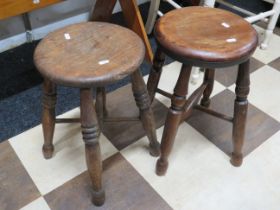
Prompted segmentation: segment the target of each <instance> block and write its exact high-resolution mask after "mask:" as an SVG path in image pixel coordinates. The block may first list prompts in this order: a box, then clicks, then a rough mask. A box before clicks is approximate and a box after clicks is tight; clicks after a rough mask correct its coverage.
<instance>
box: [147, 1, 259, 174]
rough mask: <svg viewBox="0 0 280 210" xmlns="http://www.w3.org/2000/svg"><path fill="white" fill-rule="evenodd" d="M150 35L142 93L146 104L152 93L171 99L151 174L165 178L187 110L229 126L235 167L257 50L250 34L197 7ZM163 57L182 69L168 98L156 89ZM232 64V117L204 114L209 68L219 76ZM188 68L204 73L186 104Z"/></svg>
mask: <svg viewBox="0 0 280 210" xmlns="http://www.w3.org/2000/svg"><path fill="white" fill-rule="evenodd" d="M154 35H155V39H156V41H157V44H158V49H157V51H156V55H155V58H154V63H153V68H152V70H151V72H150V75H149V79H148V84H147V87H148V91H149V94H150V97H151V100H153V98H154V96H155V93H156V92H158V93H160V94H162V95H165V96H167V97H169V98H170V99H171V107H170V109H169V112H168V115H167V119H166V122H165V126H164V131H163V136H162V142H161V156H160V158H159V159H158V161H157V169H156V172H157V174H158V175H164V174H165V173H166V170H167V167H168V156H169V154H170V152H171V149H172V146H173V143H174V139H175V136H176V133H177V129H178V127H179V124H180V122H182V121H183V120H185V119H187V118H188V117H189V116H190V115H191V113H192V110H193V109H197V110H200V111H203V112H206V113H208V114H210V115H213V116H215V117H218V118H221V119H223V120H226V121H229V122H231V123H233V135H232V138H233V148H234V149H233V153H232V157H231V163H232V164H233V165H234V166H240V165H241V164H242V159H243V156H242V146H243V141H244V133H245V124H246V115H247V108H248V101H247V95H248V93H249V83H250V79H249V76H250V73H249V59H250V56H251V55H252V53H253V52H254V51H255V49H256V47H257V44H258V37H257V33H256V31H255V29H254V28H253V27H252V26H251V25H250V24H249V23H248V22H247V21H245V20H244V19H242V18H241V17H239V16H237V15H235V14H233V13H231V12H227V11H224V10H221V9H215V8H207V7H199V6H197V7H187V8H182V9H178V10H173V11H171V12H169V13H167V14H166V15H165V16H163V17H162V18H160V19H159V20H158V22H157V23H156V26H155V31H154ZM165 55H168V56H170V57H171V58H173V59H175V60H177V61H179V62H181V63H182V64H183V65H182V68H181V72H180V75H179V78H178V81H177V83H176V86H175V89H174V93H173V95H171V94H170V93H167V92H165V91H163V90H161V89H159V88H158V87H157V86H158V83H159V80H160V75H161V71H162V66H163V63H164V58H165ZM236 64H239V68H238V76H237V80H236V89H235V93H236V99H235V104H234V114H233V117H229V116H225V115H223V114H221V113H218V112H216V111H214V110H210V109H209V108H208V106H209V104H210V95H211V92H212V90H213V84H214V73H215V68H217V70H219V69H218V68H221V67H228V66H232V65H236ZM192 66H197V67H202V68H205V69H206V70H205V75H204V81H203V83H202V84H201V86H200V87H199V88H197V89H196V90H195V91H194V92H193V93H192V95H191V96H190V97H189V98H188V99H186V95H187V93H188V83H189V78H190V74H191V68H192ZM201 96H202V99H201V102H200V105H198V101H199V100H200V98H201Z"/></svg>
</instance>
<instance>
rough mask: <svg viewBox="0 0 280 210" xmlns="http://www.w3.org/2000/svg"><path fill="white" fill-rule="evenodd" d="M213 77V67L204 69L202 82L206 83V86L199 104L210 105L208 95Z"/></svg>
mask: <svg viewBox="0 0 280 210" xmlns="http://www.w3.org/2000/svg"><path fill="white" fill-rule="evenodd" d="M214 79H215V69H206V71H205V74H204V83H207V87H206V88H205V90H204V93H203V98H202V99H201V102H200V104H201V106H204V107H209V105H210V96H211V93H212V91H213V87H214Z"/></svg>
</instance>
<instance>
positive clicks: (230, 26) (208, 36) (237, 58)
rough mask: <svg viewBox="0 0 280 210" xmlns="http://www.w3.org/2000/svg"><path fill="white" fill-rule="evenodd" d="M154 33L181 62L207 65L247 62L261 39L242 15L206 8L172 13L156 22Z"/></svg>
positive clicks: (185, 9)
mask: <svg viewBox="0 0 280 210" xmlns="http://www.w3.org/2000/svg"><path fill="white" fill-rule="evenodd" d="M170 22H173V24H170ZM155 36H156V39H157V42H158V43H159V45H160V46H161V48H162V50H163V51H166V53H168V55H171V56H172V57H174V58H176V59H177V60H178V61H180V62H188V63H191V64H193V65H194V66H207V67H209V65H212V63H214V65H215V67H217V66H216V65H219V66H227V65H231V64H233V63H236V62H242V61H245V60H247V59H248V57H249V56H250V55H251V54H252V52H254V50H255V47H256V44H257V42H258V39H257V36H256V31H255V30H254V29H253V28H252V26H251V25H250V24H249V23H248V22H247V21H244V20H243V19H242V18H241V17H240V16H237V15H235V14H233V13H230V12H227V11H225V10H221V9H212V8H207V7H189V8H184V9H179V10H176V11H172V12H169V13H168V14H166V15H165V16H164V17H163V18H161V19H160V20H159V21H158V23H157V24H156V27H155Z"/></svg>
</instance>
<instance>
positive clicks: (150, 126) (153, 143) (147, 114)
mask: <svg viewBox="0 0 280 210" xmlns="http://www.w3.org/2000/svg"><path fill="white" fill-rule="evenodd" d="M131 83H132V91H133V94H134V98H135V101H136V104H137V106H138V108H139V110H140V119H141V121H142V124H143V127H144V130H145V131H146V134H147V136H148V139H149V141H150V154H151V155H152V156H159V154H160V149H159V143H158V141H157V136H156V125H155V119H154V114H153V112H152V109H151V103H150V98H149V95H148V91H147V88H146V85H145V82H144V80H143V77H142V75H141V73H140V71H139V70H137V71H135V72H134V73H133V74H132V75H131Z"/></svg>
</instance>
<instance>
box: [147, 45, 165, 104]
mask: <svg viewBox="0 0 280 210" xmlns="http://www.w3.org/2000/svg"><path fill="white" fill-rule="evenodd" d="M164 61H165V54H164V53H163V52H162V51H161V50H160V49H159V48H158V49H157V51H156V54H155V57H154V61H153V67H152V69H151V71H150V75H149V79H148V82H147V89H148V92H149V96H150V99H151V103H153V100H154V97H155V94H156V90H157V87H158V82H159V79H160V76H161V72H162V67H163V64H164Z"/></svg>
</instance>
